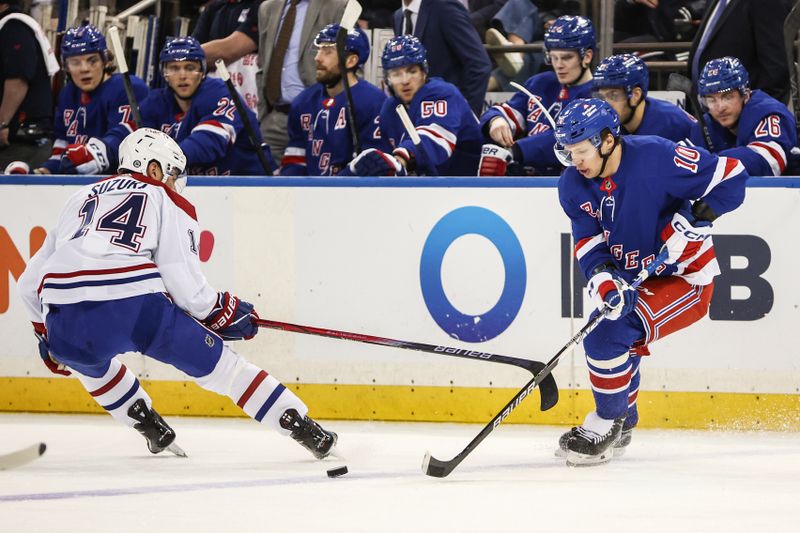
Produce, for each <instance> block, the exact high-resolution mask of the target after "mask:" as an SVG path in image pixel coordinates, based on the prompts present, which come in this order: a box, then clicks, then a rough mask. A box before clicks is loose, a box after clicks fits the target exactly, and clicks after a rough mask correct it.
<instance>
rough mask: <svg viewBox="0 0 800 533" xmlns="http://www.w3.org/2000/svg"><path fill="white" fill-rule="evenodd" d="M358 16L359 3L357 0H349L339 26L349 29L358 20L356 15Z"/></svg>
mask: <svg viewBox="0 0 800 533" xmlns="http://www.w3.org/2000/svg"><path fill="white" fill-rule="evenodd" d="M360 16H361V4H359V3H358V0H350V1H349V2H347V5H346V6H345V8H344V13H343V14H342V21H341V22H340V23H339V26H341V27H342V28H346V29H347V30H348V31H349V30H351V29H353V27H355V25H356V22H358V17H360Z"/></svg>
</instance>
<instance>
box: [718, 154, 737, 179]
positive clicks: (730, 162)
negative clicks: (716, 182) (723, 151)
mask: <svg viewBox="0 0 800 533" xmlns="http://www.w3.org/2000/svg"><path fill="white" fill-rule="evenodd" d="M725 159H726V161H725V172H723V173H722V179H721V180H720V181H724V180H726V179H728V178H730V177H731V172H733V170H734V169H735V168H736V167H737V165H739V160H738V159H734V158H732V157H726V158H725Z"/></svg>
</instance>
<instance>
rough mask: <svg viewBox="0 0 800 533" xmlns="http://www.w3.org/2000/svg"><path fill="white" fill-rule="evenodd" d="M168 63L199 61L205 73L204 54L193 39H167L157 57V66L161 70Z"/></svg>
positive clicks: (198, 43)
mask: <svg viewBox="0 0 800 533" xmlns="http://www.w3.org/2000/svg"><path fill="white" fill-rule="evenodd" d="M169 61H199V62H200V65H201V66H202V68H203V74H205V73H206V53H205V52H204V51H203V47H201V46H200V42H199V41H198V40H197V39H195V38H194V37H191V36H190V37H175V38H172V39H170V38H167V43H166V44H165V45H164V48H162V49H161V54H159V56H158V64H159V66H160V67H161V68H162V69H163V68H164V63H167V62H169Z"/></svg>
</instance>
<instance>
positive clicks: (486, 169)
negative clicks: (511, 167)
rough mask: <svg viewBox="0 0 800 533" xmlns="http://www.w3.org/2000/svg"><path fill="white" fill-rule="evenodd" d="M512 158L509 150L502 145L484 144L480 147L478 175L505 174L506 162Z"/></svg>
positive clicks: (509, 161)
mask: <svg viewBox="0 0 800 533" xmlns="http://www.w3.org/2000/svg"><path fill="white" fill-rule="evenodd" d="M513 160H514V158H513V157H512V155H511V152H510V151H508V150H506V149H505V148H503V147H502V146H497V145H496V144H484V145H483V148H482V149H481V162H480V165H478V176H505V175H506V170H507V169H508V164H509V163H511V162H512V161H513Z"/></svg>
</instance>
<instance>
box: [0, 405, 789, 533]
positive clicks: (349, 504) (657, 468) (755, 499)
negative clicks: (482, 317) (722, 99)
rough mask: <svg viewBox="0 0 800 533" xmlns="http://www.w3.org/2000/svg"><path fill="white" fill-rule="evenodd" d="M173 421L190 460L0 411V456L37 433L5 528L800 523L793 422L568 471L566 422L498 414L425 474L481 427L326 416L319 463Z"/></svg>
mask: <svg viewBox="0 0 800 533" xmlns="http://www.w3.org/2000/svg"><path fill="white" fill-rule="evenodd" d="M169 421H170V423H171V424H172V426H173V427H174V428H175V429H176V431H177V432H178V440H177V442H178V443H179V444H180V445H181V446H182V447H183V448H184V449H185V450H186V452H187V453H188V454H189V458H187V459H180V458H178V457H174V456H171V455H167V452H165V453H164V454H161V455H157V456H153V455H151V454H150V453H149V452H148V451H147V449H146V446H145V443H144V439H143V438H141V437H140V436H139V435H138V434H137V433H135V431H134V430H132V429H129V428H125V427H122V426H119V425H118V424H117V423H115V422H114V421H113V420H112V419H111V417H107V416H77V415H21V414H19V415H18V414H2V415H0V454H3V453H8V452H11V451H13V450H16V449H18V448H21V447H24V446H27V445H30V444H32V443H35V442H39V441H43V442H46V443H47V446H48V450H47V453H46V454H45V455H44V456H43V457H41V458H40V459H38V460H37V461H34V462H33V463H30V464H28V465H26V466H23V467H20V468H17V469H14V470H8V471H0V531H2V532H4V533H17V532H26V533H27V532H39V531H42V532H48V533H55V532H72V531H75V532H81V533H88V532H101V531H102V532H104V533H105V532H136V533H161V532H165V533H171V532H175V533H195V532H212V531H213V532H229V531H232V532H237V533H239V532H250V531H253V532H255V531H258V532H280V533H300V532H315V533H324V532H330V531H343V532H354V531H367V532H383V531H403V532H417V531H436V532H445V531H454V532H506V531H526V532H527V531H535V532H549V531H553V532H559V533H564V532H590V531H612V532H614V533H618V532H637V533H640V532H648V533H650V532H662V531H663V532H706V531H708V532H725V533H731V532H739V531H741V532H747V533H752V532H753V531H770V532H772V531H774V532H777V531H800V525H798V524H800V511H799V510H798V506H799V505H800V504H798V497H800V435H799V434H797V433H771V432H755V433H753V432H748V433H743V432H706V431H678V430H669V431H667V430H645V429H637V430H636V431H635V432H634V439H633V443H632V444H631V446H630V447H629V449H628V451H627V453H626V454H625V456H623V457H620V458H618V459H614V460H613V461H612V462H611V463H609V464H607V465H603V466H596V467H583V468H568V467H566V466H565V465H564V460H563V459H558V458H556V457H554V455H553V450H554V447H555V443H556V441H557V440H558V437H559V435H561V433H562V432H563V431H564V430H565V428H563V427H545V426H502V427H500V428H499V429H497V430H496V431H494V432H493V433H492V434H491V435H490V436H489V437H488V438H487V439H486V440H485V441H484V442H483V443H482V444H481V445H480V446H479V447H478V448H477V449H476V450H475V451H474V452H473V454H472V455H470V456H469V457H468V458H467V459H466V460H465V461H464V462H463V463H462V464H461V465H460V466H459V467H458V468H457V469H456V470H455V471H454V472H453V473H452V474H451V475H450V476H449V477H447V478H444V479H434V478H430V477H427V476H425V475H424V474H422V471H421V467H420V465H421V462H422V458H423V455H424V453H425V451H426V450H430V451H431V452H432V453H433V455H434V456H435V457H437V458H439V459H450V458H451V457H452V456H453V455H455V454H456V453H458V452H459V451H460V450H461V449H462V448H463V447H464V446H465V445H466V444H467V443H468V442H469V441H470V440H471V439H472V438H473V437H474V436H475V434H476V433H477V432H478V431H479V430H480V427H481V426H476V425H449V424H421V423H404V424H399V423H380V422H372V423H367V422H338V421H332V422H325V423H324V425H325V427H327V428H329V429H333V430H334V431H337V432H338V433H339V444H340V446H339V450H340V453H341V454H342V455H343V456H345V457H346V459H338V458H337V459H326V460H325V461H321V462H320V461H316V460H314V459H313V458H312V457H311V455H310V454H309V453H308V452H307V451H305V450H304V449H302V448H301V447H300V446H299V445H297V444H296V443H295V442H294V441H292V440H291V439H289V438H287V437H282V436H280V435H277V434H275V433H272V432H270V431H268V430H267V429H266V428H263V427H261V426H259V425H257V424H256V423H254V422H253V421H251V420H247V419H201V418H176V417H170V418H169ZM343 464H346V465H347V466H348V468H349V470H350V472H349V474H347V475H345V476H343V477H340V478H337V479H329V478H328V477H327V475H326V470H327V469H330V468H333V467H336V466H340V465H343Z"/></svg>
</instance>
